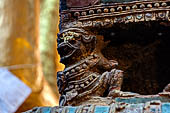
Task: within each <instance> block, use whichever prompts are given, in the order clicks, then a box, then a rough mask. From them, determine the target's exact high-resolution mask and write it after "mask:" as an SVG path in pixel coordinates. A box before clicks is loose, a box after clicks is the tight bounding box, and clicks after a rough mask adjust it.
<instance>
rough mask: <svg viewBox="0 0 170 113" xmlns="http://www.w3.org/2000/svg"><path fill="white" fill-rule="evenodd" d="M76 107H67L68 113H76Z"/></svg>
mask: <svg viewBox="0 0 170 113" xmlns="http://www.w3.org/2000/svg"><path fill="white" fill-rule="evenodd" d="M76 109H77V107H68V113H76Z"/></svg>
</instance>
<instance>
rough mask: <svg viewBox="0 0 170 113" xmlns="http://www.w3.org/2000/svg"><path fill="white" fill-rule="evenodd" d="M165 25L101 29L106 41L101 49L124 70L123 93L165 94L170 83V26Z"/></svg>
mask: <svg viewBox="0 0 170 113" xmlns="http://www.w3.org/2000/svg"><path fill="white" fill-rule="evenodd" d="M167 25H168V24H167V23H163V22H143V23H130V24H122V25H121V24H117V25H114V27H112V28H105V29H101V30H99V31H100V32H99V33H100V35H103V36H104V39H105V41H110V42H109V43H108V45H107V46H106V47H105V48H104V49H103V50H102V53H103V55H104V56H105V57H106V58H107V59H109V60H112V59H114V60H117V61H118V62H119V66H118V69H121V70H123V71H124V81H123V85H122V91H130V92H135V93H139V94H142V95H151V94H157V93H159V92H162V91H163V89H164V87H165V86H166V85H167V84H168V83H170V79H169V76H170V59H169V58H170V32H169V29H170V27H169V26H167Z"/></svg>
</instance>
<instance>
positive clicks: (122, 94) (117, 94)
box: [108, 90, 139, 98]
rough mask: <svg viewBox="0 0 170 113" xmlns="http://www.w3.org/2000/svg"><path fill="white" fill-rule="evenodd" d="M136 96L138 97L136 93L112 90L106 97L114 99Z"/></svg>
mask: <svg viewBox="0 0 170 113" xmlns="http://www.w3.org/2000/svg"><path fill="white" fill-rule="evenodd" d="M138 95H139V94H138V93H132V92H123V91H120V90H113V91H111V92H110V93H109V95H108V96H109V97H113V98H116V97H135V96H138Z"/></svg>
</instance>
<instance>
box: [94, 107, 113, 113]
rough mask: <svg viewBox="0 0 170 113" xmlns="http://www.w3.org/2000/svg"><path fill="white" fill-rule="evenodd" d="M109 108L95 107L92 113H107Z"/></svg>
mask: <svg viewBox="0 0 170 113" xmlns="http://www.w3.org/2000/svg"><path fill="white" fill-rule="evenodd" d="M109 108H110V107H109V106H96V107H95V111H94V113H109Z"/></svg>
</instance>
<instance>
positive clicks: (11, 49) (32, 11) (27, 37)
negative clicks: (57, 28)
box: [0, 0, 58, 112]
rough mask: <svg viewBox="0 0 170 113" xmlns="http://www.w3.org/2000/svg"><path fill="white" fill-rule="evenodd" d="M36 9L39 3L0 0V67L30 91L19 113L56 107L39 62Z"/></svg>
mask: <svg viewBox="0 0 170 113" xmlns="http://www.w3.org/2000/svg"><path fill="white" fill-rule="evenodd" d="M39 7H40V3H39V0H0V34H1V36H0V41H1V44H0V66H1V67H8V68H9V70H10V71H11V72H12V73H13V74H15V75H16V76H17V77H18V78H19V79H21V80H22V81H23V82H25V83H26V84H27V85H28V86H29V87H31V89H32V94H31V95H30V96H29V97H28V99H27V100H26V101H25V103H24V104H23V105H22V106H21V108H20V109H19V110H18V112H21V111H26V110H28V109H31V108H32V107H35V106H55V105H58V99H57V97H56V96H55V94H54V93H53V91H52V90H51V88H50V87H49V85H48V83H47V82H46V80H45V79H44V76H43V73H42V68H41V63H40V52H39V20H40V19H39V14H40V11H39V9H40V8H39Z"/></svg>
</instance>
